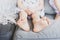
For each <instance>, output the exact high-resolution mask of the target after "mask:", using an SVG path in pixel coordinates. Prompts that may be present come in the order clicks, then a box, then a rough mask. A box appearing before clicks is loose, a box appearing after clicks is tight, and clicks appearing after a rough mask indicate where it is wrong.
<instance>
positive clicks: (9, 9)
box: [0, 0, 19, 24]
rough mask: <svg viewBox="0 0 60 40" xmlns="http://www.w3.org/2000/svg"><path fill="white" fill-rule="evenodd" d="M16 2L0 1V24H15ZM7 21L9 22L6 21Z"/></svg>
mask: <svg viewBox="0 0 60 40" xmlns="http://www.w3.org/2000/svg"><path fill="white" fill-rule="evenodd" d="M16 2H17V0H0V24H7V23H8V22H11V23H16V21H15V19H16V16H17V15H16V13H17V12H18V11H19V10H18V8H17V7H16ZM8 20H9V21H8Z"/></svg>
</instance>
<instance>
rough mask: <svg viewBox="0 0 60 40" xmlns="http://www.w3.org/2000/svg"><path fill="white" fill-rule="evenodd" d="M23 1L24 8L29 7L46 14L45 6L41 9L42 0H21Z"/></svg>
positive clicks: (41, 14)
mask: <svg viewBox="0 0 60 40" xmlns="http://www.w3.org/2000/svg"><path fill="white" fill-rule="evenodd" d="M21 2H22V3H23V8H28V9H30V10H31V11H33V10H35V11H38V13H39V15H40V16H44V8H43V9H42V11H41V7H40V5H39V3H40V0H21ZM21 9H22V8H21Z"/></svg>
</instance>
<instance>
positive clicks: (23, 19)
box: [17, 11, 30, 31]
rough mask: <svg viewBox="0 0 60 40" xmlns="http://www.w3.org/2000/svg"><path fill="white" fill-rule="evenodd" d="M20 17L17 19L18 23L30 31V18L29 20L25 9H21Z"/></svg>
mask: <svg viewBox="0 0 60 40" xmlns="http://www.w3.org/2000/svg"><path fill="white" fill-rule="evenodd" d="M19 16H20V18H19V20H18V21H17V25H18V26H19V27H20V28H22V29H23V30H25V31H29V30H30V27H29V24H28V20H27V13H26V12H25V11H21V13H20V14H19Z"/></svg>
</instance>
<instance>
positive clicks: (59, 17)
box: [54, 0, 60, 20]
mask: <svg viewBox="0 0 60 40" xmlns="http://www.w3.org/2000/svg"><path fill="white" fill-rule="evenodd" d="M54 3H55V6H56V7H57V9H58V11H59V12H60V0H54ZM55 20H60V14H57V15H56V17H55Z"/></svg>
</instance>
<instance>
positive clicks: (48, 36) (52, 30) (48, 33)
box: [14, 15, 60, 40]
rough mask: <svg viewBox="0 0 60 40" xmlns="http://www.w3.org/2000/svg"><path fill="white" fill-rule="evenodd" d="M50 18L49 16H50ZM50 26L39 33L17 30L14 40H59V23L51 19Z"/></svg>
mask: <svg viewBox="0 0 60 40" xmlns="http://www.w3.org/2000/svg"><path fill="white" fill-rule="evenodd" d="M50 16H51V15H50ZM49 18H51V19H52V21H51V22H52V23H51V25H49V26H48V27H47V28H46V29H44V30H42V31H41V32H39V33H34V32H32V31H30V32H25V31H23V30H21V29H20V28H17V30H16V32H15V35H14V40H25V39H26V40H28V39H30V40H34V39H36V40H37V39H38V40H40V39H42V40H52V39H57V40H59V39H60V21H55V20H54V19H53V18H52V17H49Z"/></svg>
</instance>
